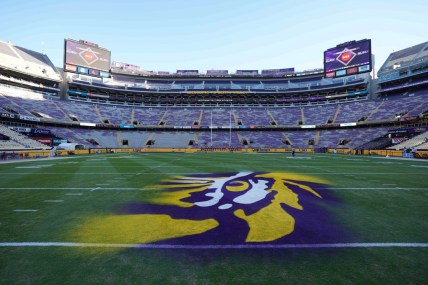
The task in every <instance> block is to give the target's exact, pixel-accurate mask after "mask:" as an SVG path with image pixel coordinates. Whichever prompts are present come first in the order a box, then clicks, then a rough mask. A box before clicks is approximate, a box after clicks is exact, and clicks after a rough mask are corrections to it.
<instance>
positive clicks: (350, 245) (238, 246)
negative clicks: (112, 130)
mask: <svg viewBox="0 0 428 285" xmlns="http://www.w3.org/2000/svg"><path fill="white" fill-rule="evenodd" d="M0 247H89V248H139V249H313V248H371V247H383V248H385V247H404V248H412V247H419V248H421V247H422V248H426V247H428V243H398V242H370V243H303V244H242V245H241V244H224V245H223V244H203V245H184V244H117V243H116V244H114V243H113V244H112V243H80V242H1V243H0Z"/></svg>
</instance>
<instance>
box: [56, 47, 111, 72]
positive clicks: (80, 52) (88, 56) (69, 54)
mask: <svg viewBox="0 0 428 285" xmlns="http://www.w3.org/2000/svg"><path fill="white" fill-rule="evenodd" d="M110 61H111V52H110V51H109V50H107V49H104V48H100V47H98V46H96V45H95V44H89V43H85V42H83V41H75V40H70V39H66V40H65V55H64V69H66V70H68V71H75V69H76V68H75V67H73V66H77V69H79V68H80V69H81V70H83V71H85V68H86V70H100V71H106V72H108V71H109V70H110ZM70 69H71V70H70ZM86 73H89V71H88V72H86ZM94 73H95V72H94Z"/></svg>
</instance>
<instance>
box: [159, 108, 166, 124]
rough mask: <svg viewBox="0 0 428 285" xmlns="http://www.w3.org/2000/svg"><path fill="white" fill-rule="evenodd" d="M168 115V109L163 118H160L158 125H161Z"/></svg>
mask: <svg viewBox="0 0 428 285" xmlns="http://www.w3.org/2000/svg"><path fill="white" fill-rule="evenodd" d="M167 116H168V110H166V111H165V113H164V114H163V116H162V118H161V119H160V121H159V123H158V125H160V124H161V123H162V122H165V118H166V117H167Z"/></svg>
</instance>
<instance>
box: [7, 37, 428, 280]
mask: <svg viewBox="0 0 428 285" xmlns="http://www.w3.org/2000/svg"><path fill="white" fill-rule="evenodd" d="M88 40H90V39H84V40H82V39H79V38H68V37H67V34H65V35H64V40H63V42H61V46H62V49H61V50H60V51H58V52H60V53H61V54H62V55H63V62H62V64H61V65H60V66H58V65H56V64H54V63H53V61H52V60H51V59H50V57H49V54H45V53H43V52H40V51H37V50H33V49H32V48H30V47H26V46H20V45H18V44H14V43H12V42H9V41H7V39H0V181H1V182H0V197H1V199H0V213H1V214H0V229H1V230H0V283H2V284H426V282H428V266H427V260H428V223H427V219H426V217H427V216H428V208H427V207H426V205H427V202H428V192H427V191H428V179H427V177H428V175H427V174H428V41H425V42H420V43H418V44H416V45H409V46H407V47H406V48H404V49H398V50H395V49H394V47H391V52H390V53H389V55H388V56H387V58H386V60H385V61H384V62H378V63H376V64H377V65H378V68H377V69H375V66H374V63H375V62H374V58H375V57H374V53H375V50H374V48H373V43H374V41H375V39H370V38H355V39H349V41H346V42H337V44H336V45H333V46H326V47H325V48H324V49H322V50H316V51H314V52H316V53H318V54H319V57H320V58H321V59H322V61H323V67H317V66H314V68H312V69H307V70H302V71H300V70H299V68H298V67H296V68H295V67H287V68H282V67H280V68H278V67H277V66H272V68H271V69H257V66H255V68H254V69H236V70H229V69H226V68H224V69H210V70H206V71H202V70H199V69H198V67H197V66H196V67H195V69H177V70H174V71H152V70H146V69H145V68H142V67H141V66H139V65H138V64H134V63H133V62H122V61H116V58H115V50H114V49H110V48H109V47H108V46H107V47H104V46H102V45H100V44H98V43H94V42H91V41H88ZM284 65H285V64H284Z"/></svg>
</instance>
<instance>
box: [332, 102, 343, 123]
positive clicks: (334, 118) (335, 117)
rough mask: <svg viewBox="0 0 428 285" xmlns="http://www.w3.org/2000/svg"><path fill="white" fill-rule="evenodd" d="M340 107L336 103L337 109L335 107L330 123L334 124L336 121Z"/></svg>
mask: <svg viewBox="0 0 428 285" xmlns="http://www.w3.org/2000/svg"><path fill="white" fill-rule="evenodd" d="M341 108H342V105H339V104H338V105H337V109H336V113H335V114H334V117H333V120H332V123H333V124H334V123H335V122H336V119H337V116H339V113H340V109H341Z"/></svg>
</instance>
